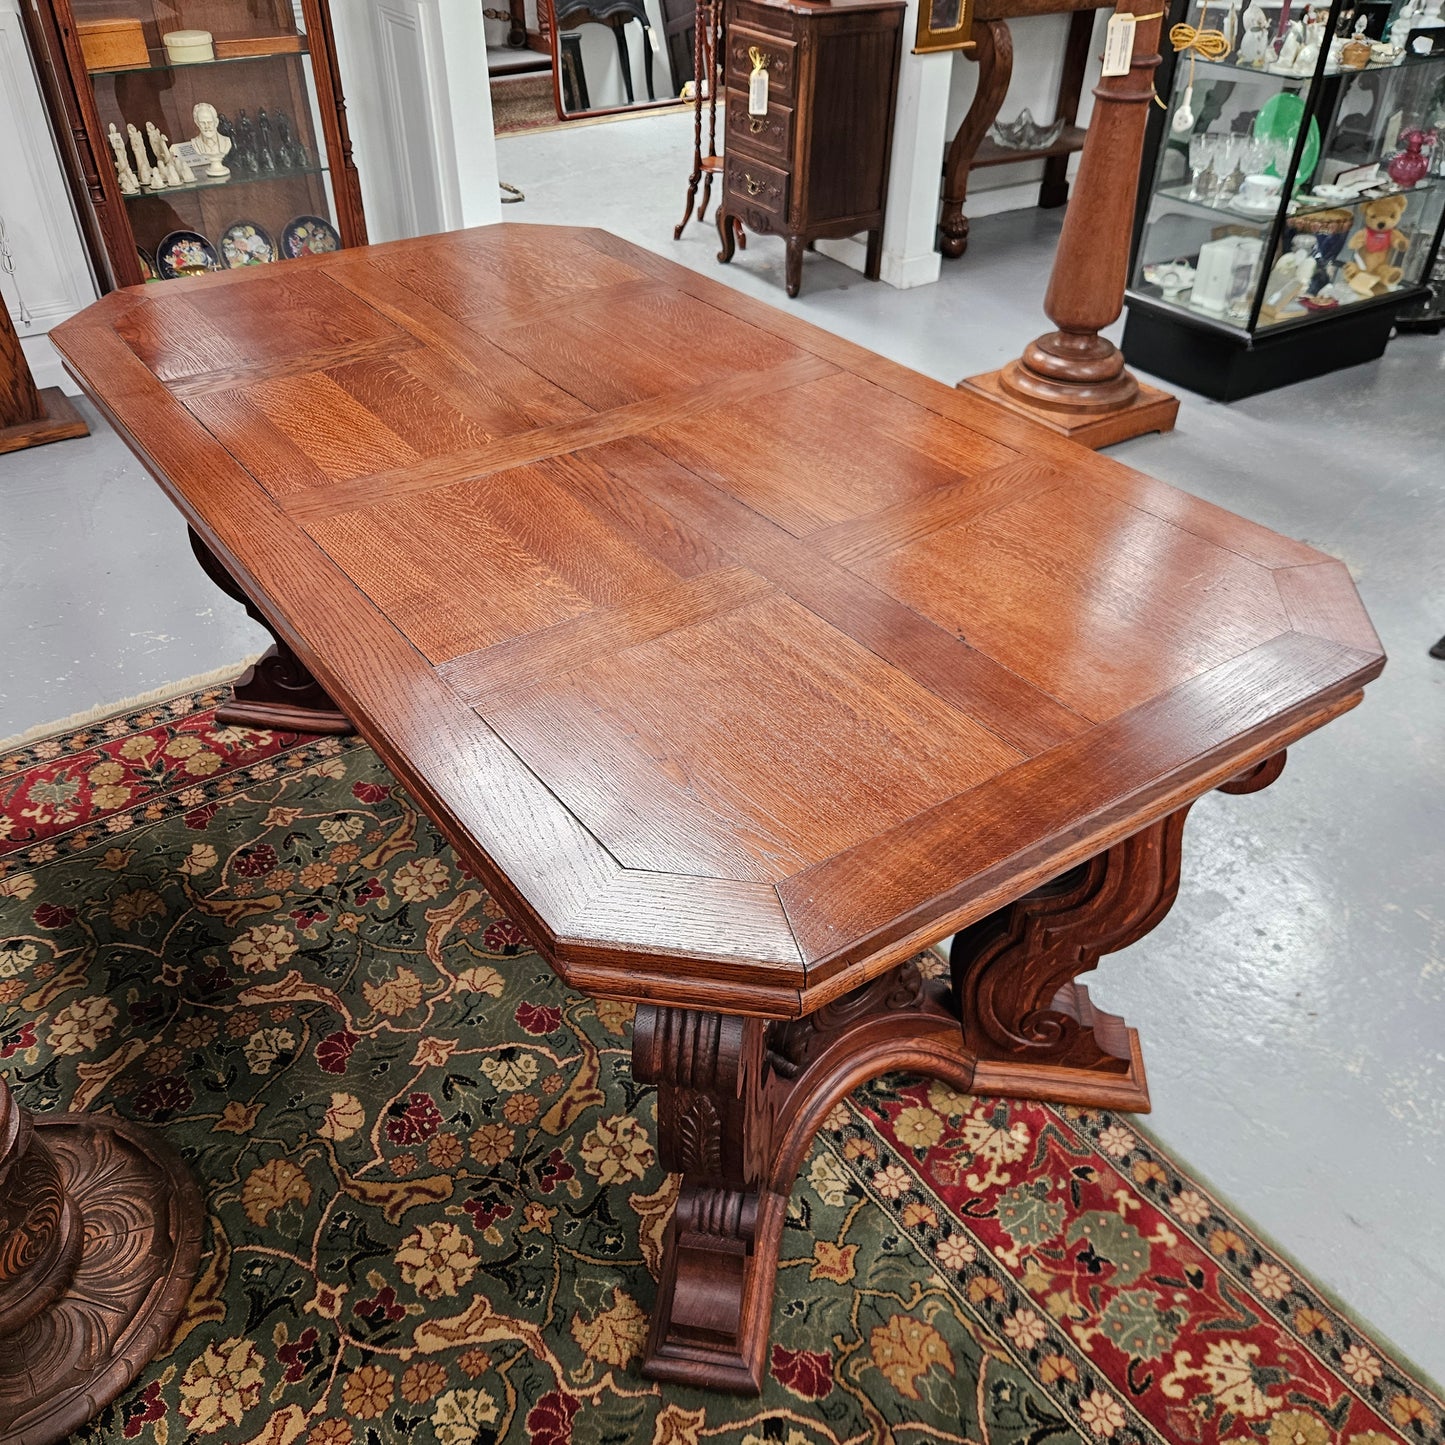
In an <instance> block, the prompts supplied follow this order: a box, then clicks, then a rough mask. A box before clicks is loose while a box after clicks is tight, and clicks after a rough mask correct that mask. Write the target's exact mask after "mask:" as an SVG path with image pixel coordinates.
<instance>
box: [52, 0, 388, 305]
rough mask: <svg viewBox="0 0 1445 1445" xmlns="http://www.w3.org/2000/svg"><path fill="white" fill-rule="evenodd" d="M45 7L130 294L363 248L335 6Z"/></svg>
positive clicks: (251, 0) (288, 2)
mask: <svg viewBox="0 0 1445 1445" xmlns="http://www.w3.org/2000/svg"><path fill="white" fill-rule="evenodd" d="M48 3H49V6H50V9H51V11H52V14H53V19H54V22H55V24H54V27H53V29H52V30H51V31H49V32H47V31H46V30H44V28H42V31H41V36H42V40H46V41H47V43H48V39H47V37H48V36H49V35H54V36H58V37H59V39H60V44H61V47H62V49H63V57H62V59H63V61H64V63H65V64H66V65H67V67H68V69H69V71H70V74H71V81H72V84H73V87H74V91H73V94H74V96H75V97H76V109H77V110H78V112H79V118H80V121H81V125H82V128H83V130H84V132H85V133H86V139H87V141H88V143H89V152H90V156H91V157H92V158H93V163H94V166H95V168H96V170H97V171H98V172H100V174H99V176H98V177H97V179H98V180H99V182H100V185H99V186H98V187H97V186H91V187H90V191H91V195H92V198H93V200H94V203H95V204H96V207H97V211H98V212H102V211H103V212H104V213H105V214H104V217H103V219H102V224H101V229H102V230H103V232H104V239H105V247H106V250H107V251H108V253H109V256H108V259H109V261H110V270H111V273H112V275H113V276H114V278H115V280H116V282H117V283H118V284H122V285H124V284H128V283H131V282H135V281H141V280H145V281H150V280H169V279H176V278H181V277H185V276H189V275H194V274H198V273H201V272H205V271H211V270H224V269H227V268H233V267H243V266H254V265H265V264H270V263H273V262H276V261H284V260H288V259H293V258H296V257H299V256H304V255H309V254H315V253H319V252H325V251H333V250H335V249H337V248H338V247H340V246H342V245H351V244H358V243H361V242H364V241H365V239H366V236H365V226H364V221H363V219H362V216H361V209H360V196H359V188H358V187H357V185H356V176H355V171H354V169H349V167H350V157H349V146H346V145H345V144H344V136H345V130H344V120H343V118H342V107H341V104H340V97H339V91H338V78H337V75H336V70H335V62H334V52H333V49H332V42H331V31H330V14H329V9H328V8H327V3H326V0H48ZM339 142H340V143H339ZM338 150H341V151H344V152H347V154H345V155H344V157H343V158H342V159H343V166H344V167H345V168H346V170H345V174H343V175H342V176H341V177H340V189H341V192H342V194H341V198H340V200H339V201H338V194H337V192H338V176H337V173H336V168H337V165H338V157H337V155H336V154H334V152H336V151H338ZM97 190H98V191H100V192H101V193H102V194H101V195H100V196H99V197H96V192H97Z"/></svg>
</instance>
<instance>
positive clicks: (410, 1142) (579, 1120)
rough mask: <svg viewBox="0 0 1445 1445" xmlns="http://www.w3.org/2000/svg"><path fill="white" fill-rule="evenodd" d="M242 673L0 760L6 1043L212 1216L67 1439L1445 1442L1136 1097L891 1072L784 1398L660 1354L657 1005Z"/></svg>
mask: <svg viewBox="0 0 1445 1445" xmlns="http://www.w3.org/2000/svg"><path fill="white" fill-rule="evenodd" d="M221 696H222V694H221V693H220V692H219V691H216V690H212V691H208V692H203V693H197V694H193V695H191V696H187V697H181V698H178V699H176V700H174V701H173V702H170V703H164V704H160V705H157V706H153V707H150V708H148V709H145V710H143V711H139V712H135V713H132V714H129V715H126V716H119V717H115V718H112V719H110V720H108V721H102V722H99V723H95V724H90V725H87V726H85V727H83V728H81V729H79V730H78V731H76V732H73V733H70V734H65V735H60V736H57V737H54V738H50V739H47V740H44V741H41V742H38V743H35V744H33V745H30V746H27V747H24V748H21V749H20V750H18V751H17V752H14V753H12V754H11V755H9V756H6V757H3V758H0V1070H3V1071H4V1073H5V1076H6V1077H7V1079H8V1080H9V1081H10V1083H11V1085H12V1087H13V1088H14V1089H15V1090H16V1093H17V1095H18V1096H19V1098H20V1100H21V1101H22V1102H23V1103H25V1104H26V1105H28V1106H29V1107H30V1108H32V1109H35V1110H37V1111H45V1110H51V1109H64V1108H67V1107H74V1108H82V1109H90V1110H95V1111H101V1112H108V1111H114V1112H116V1113H119V1114H123V1115H125V1116H126V1117H128V1118H132V1119H136V1120H139V1121H142V1122H144V1123H145V1124H147V1125H149V1126H151V1127H152V1128H155V1129H157V1130H159V1131H160V1132H162V1133H163V1134H164V1135H165V1136H166V1137H167V1138H169V1139H170V1140H171V1141H172V1142H173V1143H174V1144H175V1145H176V1146H177V1147H178V1148H179V1149H180V1150H181V1151H182V1152H183V1154H184V1155H185V1157H186V1159H187V1160H188V1161H189V1163H190V1165H191V1167H192V1168H193V1170H194V1171H195V1173H196V1176H197V1178H198V1180H199V1181H200V1183H201V1187H202V1191H203V1194H204V1195H205V1197H206V1200H207V1203H208V1208H209V1226H208V1234H207V1249H206V1254H205V1256H204V1258H203V1262H202V1272H201V1275H200V1278H199V1280H198V1281H197V1284H196V1287H195V1290H194V1292H193V1295H192V1297H191V1300H190V1304H189V1307H188V1310H187V1313H186V1315H185V1316H184V1318H183V1321H182V1324H181V1326H180V1329H179V1331H178V1333H177V1338H176V1340H175V1343H174V1344H173V1346H172V1348H171V1350H170V1351H169V1352H168V1353H167V1354H165V1355H163V1356H162V1357H161V1358H159V1359H157V1360H156V1361H154V1362H153V1364H152V1365H151V1366H150V1367H149V1369H148V1370H147V1372H146V1373H145V1374H144V1375H143V1376H142V1378H141V1379H140V1380H139V1381H138V1382H137V1383H136V1384H135V1385H134V1386H133V1387H132V1388H131V1389H130V1390H129V1391H128V1392H127V1393H126V1394H125V1395H124V1396H122V1398H121V1399H120V1400H119V1401H118V1402H117V1403H116V1404H115V1405H113V1406H111V1407H110V1408H109V1409H107V1410H106V1411H105V1412H103V1414H102V1415H101V1416H100V1417H99V1418H98V1419H97V1420H96V1421H95V1422H94V1423H93V1424H92V1425H91V1426H89V1427H88V1428H87V1429H86V1430H85V1431H82V1432H81V1434H80V1435H79V1436H77V1437H76V1438H78V1439H84V1440H90V1441H106V1442H120V1441H139V1442H141V1445H175V1442H178V1441H180V1440H181V1439H183V1438H186V1439H196V1440H215V1441H218V1442H219V1441H235V1442H247V1445H250V1442H254V1445H292V1442H297V1441H304V1442H305V1445H380V1442H385V1441H390V1440H396V1439H401V1438H415V1439H416V1440H417V1441H418V1442H421V1445H433V1442H435V1445H473V1442H476V1445H494V1442H498V1441H509V1442H511V1441H516V1442H521V1441H523V1440H531V1441H535V1442H538V1445H604V1442H616V1445H629V1442H634V1441H635V1442H641V1445H701V1442H704V1441H708V1442H711V1441H718V1442H723V1445H825V1442H826V1445H843V1442H849V1445H853V1442H865V1441H868V1442H872V1441H888V1442H898V1445H904V1442H907V1445H912V1442H934V1441H947V1442H960V1445H963V1442H967V1445H1045V1442H1050V1445H1052V1442H1058V1445H1100V1442H1108V1445H1134V1442H1144V1441H1150V1442H1157V1441H1167V1442H1188V1445H1196V1442H1197V1445H1214V1442H1229V1445H1254V1442H1263V1445H1400V1442H1412V1445H1441V1442H1442V1441H1445V1435H1442V1417H1445V1405H1442V1402H1441V1401H1440V1400H1439V1399H1438V1398H1436V1397H1435V1396H1434V1395H1433V1394H1431V1393H1430V1391H1429V1389H1428V1388H1427V1387H1426V1386H1425V1385H1424V1384H1422V1383H1420V1382H1417V1381H1414V1380H1412V1379H1411V1378H1410V1376H1409V1375H1408V1373H1406V1372H1405V1370H1403V1369H1402V1368H1401V1367H1400V1366H1399V1365H1397V1364H1396V1363H1394V1362H1393V1361H1392V1360H1391V1358H1390V1357H1389V1356H1388V1354H1386V1353H1385V1352H1384V1351H1383V1350H1382V1349H1381V1348H1380V1347H1379V1346H1378V1345H1377V1344H1375V1343H1374V1342H1373V1341H1372V1340H1371V1339H1370V1337H1369V1335H1368V1334H1367V1333H1366V1332H1364V1331H1363V1330H1361V1329H1360V1328H1358V1327H1357V1326H1356V1325H1355V1324H1353V1323H1352V1322H1350V1321H1349V1320H1347V1319H1345V1318H1343V1317H1342V1316H1341V1315H1340V1314H1339V1313H1338V1312H1337V1311H1336V1310H1335V1309H1334V1308H1333V1307H1332V1306H1331V1305H1330V1304H1328V1303H1327V1302H1326V1301H1325V1300H1324V1299H1323V1298H1321V1297H1320V1296H1319V1294H1318V1293H1317V1292H1316V1291H1315V1290H1314V1289H1313V1287H1312V1286H1311V1285H1310V1283H1309V1281H1307V1280H1305V1279H1302V1278H1300V1277H1299V1275H1298V1274H1297V1273H1296V1272H1295V1270H1294V1269H1293V1268H1292V1267H1291V1266H1290V1265H1288V1264H1286V1263H1284V1262H1282V1261H1281V1260H1279V1259H1278V1258H1276V1257H1275V1256H1274V1255H1273V1254H1271V1253H1270V1252H1269V1251H1268V1250H1267V1249H1265V1248H1264V1247H1263V1246H1262V1245H1261V1244H1260V1243H1259V1242H1258V1241H1257V1240H1255V1239H1254V1238H1253V1237H1252V1236H1251V1234H1250V1232H1249V1230H1248V1229H1247V1228H1246V1227H1245V1226H1244V1225H1243V1224H1241V1223H1240V1222H1239V1221H1238V1220H1237V1219H1236V1218H1234V1217H1233V1216H1232V1215H1231V1214H1230V1213H1229V1211H1228V1210H1227V1208H1226V1207H1225V1206H1224V1205H1222V1204H1221V1203H1220V1202H1219V1201H1217V1200H1216V1199H1214V1198H1212V1197H1211V1196H1210V1195H1209V1194H1208V1193H1207V1192H1206V1191H1205V1190H1204V1189H1203V1188H1202V1187H1201V1186H1199V1185H1198V1184H1197V1183H1195V1182H1193V1181H1192V1180H1191V1179H1190V1178H1189V1176H1188V1175H1187V1174H1186V1173H1185V1172H1184V1171H1183V1170H1182V1169H1181V1168H1180V1167H1179V1166H1178V1165H1177V1164H1175V1163H1174V1162H1173V1160H1171V1159H1170V1158H1169V1157H1168V1156H1166V1155H1165V1154H1163V1153H1162V1152H1161V1151H1160V1150H1159V1149H1158V1148H1157V1147H1156V1146H1154V1145H1153V1144H1152V1143H1150V1142H1149V1141H1147V1140H1146V1139H1144V1138H1141V1137H1140V1136H1139V1135H1138V1134H1137V1133H1136V1132H1135V1130H1134V1129H1133V1127H1131V1124H1130V1122H1129V1121H1128V1120H1127V1118H1123V1117H1119V1116H1114V1115H1110V1114H1108V1113H1104V1112H1099V1111H1088V1110H1078V1109H1053V1108H1050V1107H1047V1106H1044V1105H1039V1104H1032V1103H1018V1102H1009V1101H1001V1100H997V1099H981V1098H971V1097H967V1096H964V1095H961V1094H958V1093H956V1092H955V1091H953V1090H952V1089H950V1088H947V1087H945V1086H943V1085H942V1084H939V1083H930V1082H929V1081H926V1080H919V1079H914V1078H908V1077H902V1076H898V1077H893V1078H889V1079H885V1080H882V1081H880V1082H878V1083H877V1084H875V1085H873V1086H871V1087H869V1088H867V1089H864V1090H861V1091H859V1093H858V1094H856V1095H855V1096H853V1097H852V1098H851V1099H850V1100H849V1101H848V1102H847V1103H845V1104H842V1105H839V1106H838V1107H837V1108H836V1109H835V1110H834V1111H833V1113H832V1115H831V1116H830V1117H829V1119H828V1121H827V1124H826V1126H825V1128H824V1130H823V1132H822V1134H821V1135H820V1136H819V1140H818V1142H817V1144H816V1146H815V1147H814V1149H813V1152H812V1154H811V1156H810V1158H809V1160H808V1161H807V1163H806V1164H805V1166H804V1168H803V1170H802V1172H801V1175H800V1178H799V1181H798V1185H797V1188H796V1189H795V1191H794V1194H793V1198H792V1203H791V1206H790V1214H789V1219H788V1227H787V1229H786V1230H785V1235H784V1245H783V1265H782V1272H781V1275H780V1283H779V1291H778V1304H777V1307H776V1309H775V1311H774V1319H773V1336H772V1345H771V1353H770V1357H769V1366H770V1368H769V1374H768V1379H767V1382H766V1388H765V1390H764V1393H763V1395H762V1397H761V1398H760V1399H756V1400H750V1399H738V1398H733V1397H729V1396H722V1395H710V1394H707V1393H704V1392H699V1391H692V1390H683V1389H678V1388H674V1387H667V1388H665V1389H664V1388H663V1387H660V1386H656V1385H654V1384H652V1383H651V1382H649V1381H647V1380H644V1379H643V1378H642V1377H641V1375H640V1374H639V1373H638V1370H637V1363H638V1357H639V1352H640V1349H641V1346H642V1342H643V1338H644V1336H645V1333H646V1327H647V1321H648V1316H649V1313H650V1310H651V1307H652V1303H653V1299H654V1296H655V1292H656V1284H655V1280H656V1274H657V1270H658V1264H659V1257H660V1251H661V1245H662V1236H663V1230H664V1228H665V1226H666V1222H667V1218H668V1215H669V1212H670V1210H671V1207H672V1202H673V1199H674V1197H675V1192H676V1182H675V1180H673V1179H670V1178H669V1177H667V1176H665V1175H664V1174H663V1173H662V1171H661V1170H660V1168H659V1167H658V1163H657V1156H656V1151H655V1147H654V1128H655V1115H654V1108H653V1095H652V1091H651V1090H649V1089H644V1088H640V1087H638V1086H637V1085H636V1084H634V1083H633V1081H632V1078H631V1073H630V1070H629V1066H628V1058H629V1049H630V1028H631V1011H630V1009H628V1008H626V1007H624V1006H622V1005H618V1004H612V1003H594V1002H593V1001H591V1000H588V999H586V998H583V997H581V996H578V995H574V994H570V993H568V992H567V991H566V990H565V989H564V988H563V987H562V986H561V984H560V983H559V982H558V981H557V979H556V978H555V977H554V976H553V975H552V973H551V971H550V970H549V969H548V968H547V967H546V965H545V964H544V963H543V962H542V961H541V959H540V958H538V956H537V955H536V954H535V953H533V952H531V951H530V950H529V949H528V947H527V944H526V941H525V939H524V938H523V936H522V934H521V932H520V930H519V929H518V928H517V927H516V925H515V924H513V923H512V922H511V921H510V920H509V919H507V918H506V917H505V916H504V915H503V914H502V912H501V911H500V910H499V909H498V908H497V906H496V905H495V904H494V903H493V901H492V900H491V899H490V898H489V897H488V895H487V894H486V892H485V890H484V889H483V888H482V887H481V886H480V884H479V883H478V882H477V881H476V880H475V879H474V878H472V877H470V876H468V874H467V873H466V871H465V870H464V869H463V868H461V867H460V866H459V865H458V863H457V861H456V859H455V858H454V857H453V855H452V854H451V852H450V851H449V849H448V848H447V847H446V845H445V843H444V842H443V841H442V840H441V838H440V837H439V836H438V835H437V833H436V831H435V830H434V829H433V828H432V826H431V825H430V823H429V822H428V821H427V819H426V818H425V817H424V816H423V815H422V814H421V813H420V812H419V811H418V809H417V807H416V805H415V804H414V803H413V802H412V800H411V799H410V797H409V796H408V795H407V793H406V792H405V790H404V789H403V788H402V787H401V786H400V785H399V784H397V783H396V782H395V781H394V780H393V779H392V778H391V776H390V775H389V774H388V773H387V772H386V771H385V770H384V768H383V767H382V766H381V764H380V763H379V762H378V760H377V759H376V757H375V756H374V755H373V754H372V753H371V751H370V750H369V749H367V748H366V747H365V746H364V745H363V744H361V743H359V742H356V741H354V740H338V739H316V738H305V737H299V736H296V735H291V734H283V733H262V732H254V731H250V730H247V729H242V728H233V727H220V726H218V725H217V724H216V722H215V719H214V716H213V713H212V709H213V708H214V707H215V705H216V703H217V701H218V700H219V699H220V697H221ZM926 959H927V962H928V963H929V964H930V965H933V966H936V961H934V960H933V959H932V958H931V956H926Z"/></svg>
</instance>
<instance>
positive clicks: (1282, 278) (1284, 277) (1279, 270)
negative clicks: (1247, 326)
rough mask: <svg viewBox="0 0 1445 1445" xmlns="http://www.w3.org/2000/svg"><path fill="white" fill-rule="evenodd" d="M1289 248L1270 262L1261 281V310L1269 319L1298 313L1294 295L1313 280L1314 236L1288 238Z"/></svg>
mask: <svg viewBox="0 0 1445 1445" xmlns="http://www.w3.org/2000/svg"><path fill="white" fill-rule="evenodd" d="M1291 248H1292V249H1291V250H1289V251H1288V252H1286V254H1284V255H1283V256H1281V257H1280V258H1279V260H1278V261H1276V262H1275V263H1274V266H1273V268H1272V269H1271V270H1270V273H1269V280H1268V281H1267V282H1266V283H1265V288H1264V302H1263V304H1262V305H1261V307H1260V310H1261V312H1262V313H1263V314H1264V315H1265V316H1267V317H1268V318H1269V319H1270V320H1271V321H1280V320H1282V319H1283V318H1284V317H1285V316H1287V315H1291V314H1293V315H1299V314H1300V313H1299V311H1298V310H1297V309H1296V310H1294V311H1293V312H1291V311H1290V310H1289V309H1288V308H1290V307H1291V306H1293V305H1294V303H1295V301H1296V299H1297V298H1298V297H1299V296H1301V295H1303V294H1306V293H1308V291H1309V289H1310V287H1311V286H1312V285H1313V283H1314V280H1315V269H1316V266H1317V265H1318V262H1317V261H1316V260H1315V238H1314V237H1313V236H1304V235H1297V236H1296V237H1295V238H1294V240H1293V241H1292V242H1291Z"/></svg>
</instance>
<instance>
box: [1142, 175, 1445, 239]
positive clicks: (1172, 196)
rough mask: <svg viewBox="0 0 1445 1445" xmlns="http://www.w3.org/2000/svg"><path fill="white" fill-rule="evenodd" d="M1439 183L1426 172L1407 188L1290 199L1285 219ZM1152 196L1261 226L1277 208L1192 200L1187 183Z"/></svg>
mask: <svg viewBox="0 0 1445 1445" xmlns="http://www.w3.org/2000/svg"><path fill="white" fill-rule="evenodd" d="M1442 185H1445V176H1426V177H1425V179H1424V180H1422V181H1417V182H1416V183H1415V184H1414V185H1413V186H1411V187H1408V188H1406V187H1402V186H1394V185H1388V184H1387V185H1386V186H1384V187H1383V188H1377V187H1372V188H1371V189H1370V191H1369V193H1368V194H1367V195H1362V196H1355V197H1353V198H1351V199H1349V200H1338V201H1325V200H1317V201H1310V202H1309V203H1308V204H1301V202H1299V201H1297V200H1296V201H1292V202H1291V203H1290V207H1291V209H1290V212H1289V219H1290V220H1292V221H1293V220H1298V219H1299V218H1300V217H1302V216H1315V215H1319V214H1321V213H1322V212H1324V211H1349V210H1353V208H1354V207H1355V206H1358V205H1360V204H1361V203H1363V202H1365V201H1374V200H1378V199H1379V198H1380V197H1382V196H1424V195H1428V194H1429V193H1430V192H1431V191H1433V190H1437V189H1438V188H1439V187H1440V186H1442ZM1152 200H1153V201H1154V203H1155V205H1156V206H1157V205H1158V203H1159V202H1162V201H1167V202H1168V203H1169V206H1170V208H1171V209H1179V210H1184V211H1194V212H1198V213H1200V214H1201V215H1203V216H1207V217H1211V218H1212V217H1214V216H1223V217H1225V218H1227V219H1228V220H1230V221H1233V222H1237V223H1238V224H1240V225H1245V226H1257V227H1259V228H1260V229H1261V230H1262V229H1264V228H1265V227H1267V226H1269V225H1271V224H1272V223H1273V222H1274V218H1275V215H1276V212H1277V211H1278V209H1279V208H1278V207H1277V206H1276V207H1275V208H1274V209H1272V210H1271V211H1270V212H1269V213H1268V214H1267V215H1263V216H1262V215H1260V214H1258V213H1257V212H1256V213H1255V214H1253V215H1251V214H1250V213H1249V212H1248V211H1239V210H1236V209H1235V208H1234V207H1233V206H1231V205H1230V204H1229V202H1228V201H1224V202H1216V201H1205V200H1195V199H1193V198H1191V197H1190V195H1189V192H1188V188H1187V187H1166V188H1164V189H1163V190H1160V191H1157V192H1156V193H1155V194H1154V196H1153V197H1152ZM1151 209H1152V208H1151Z"/></svg>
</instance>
